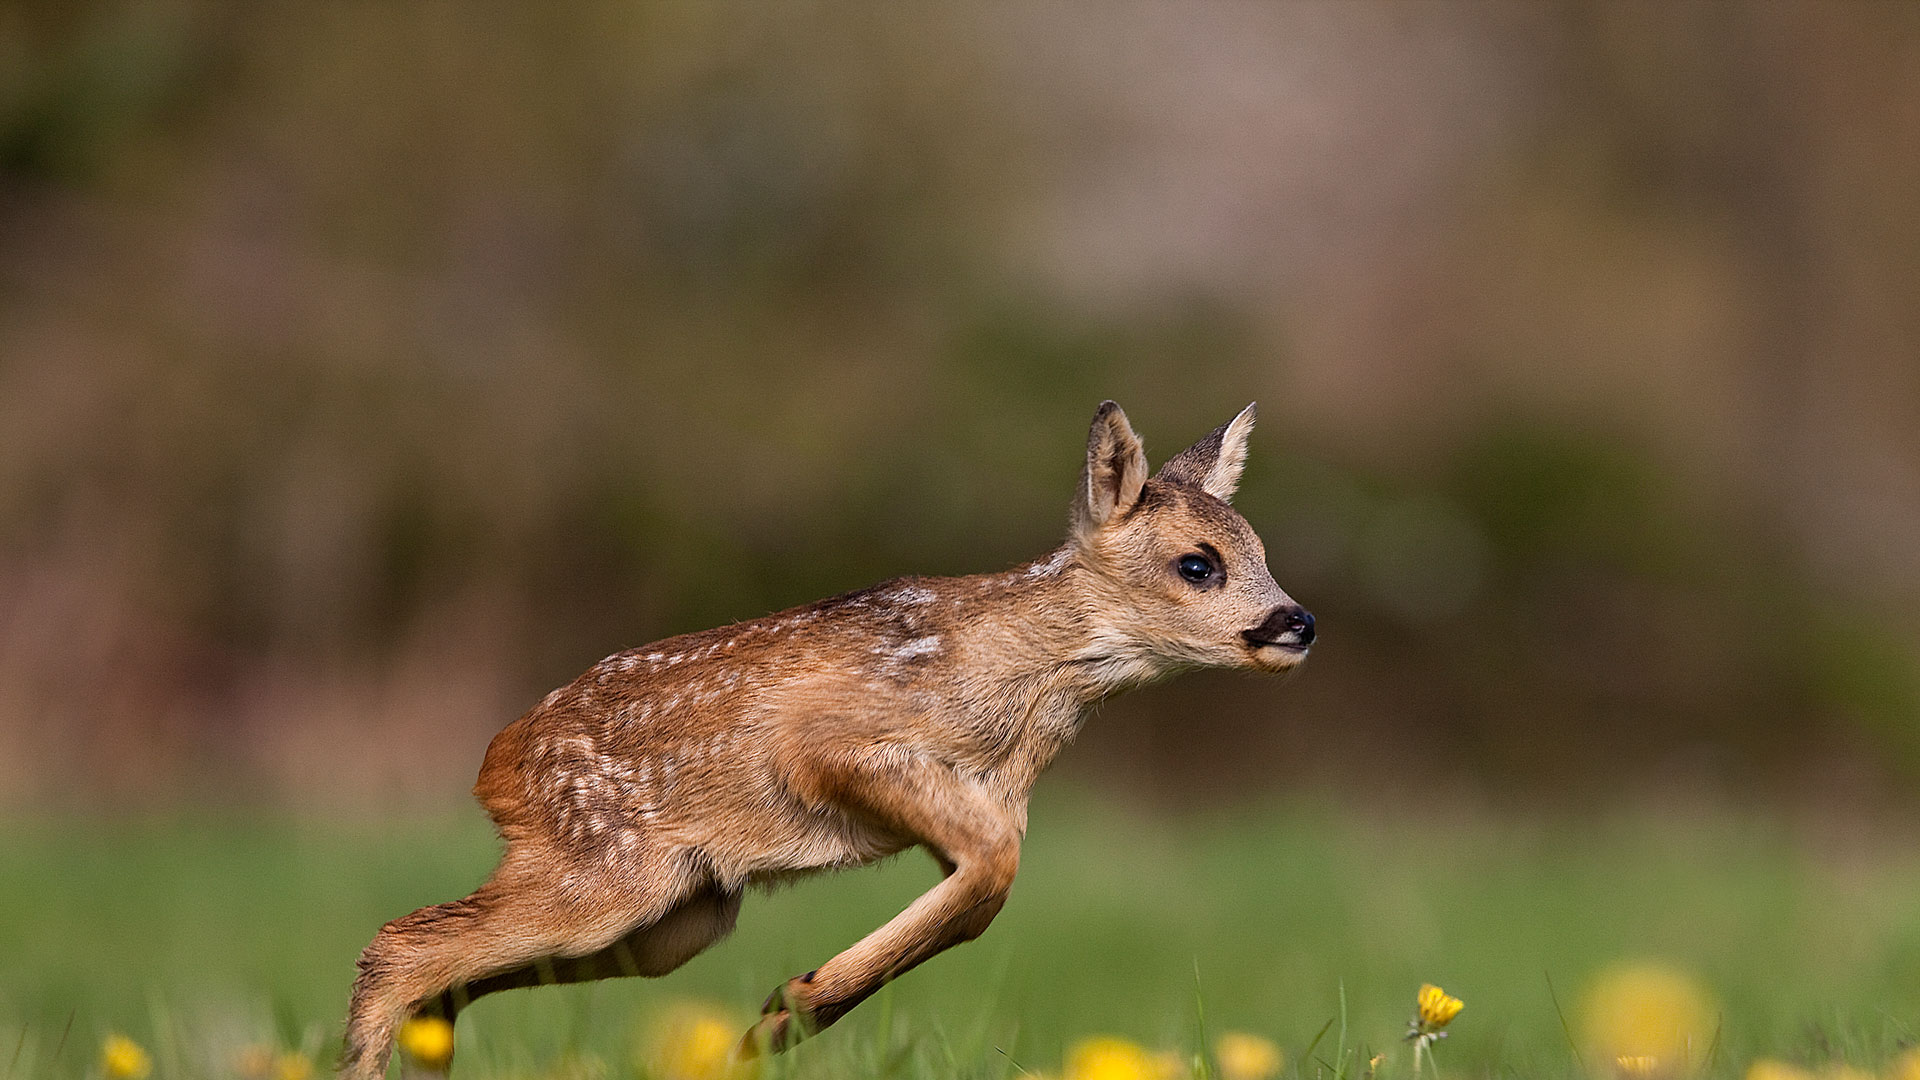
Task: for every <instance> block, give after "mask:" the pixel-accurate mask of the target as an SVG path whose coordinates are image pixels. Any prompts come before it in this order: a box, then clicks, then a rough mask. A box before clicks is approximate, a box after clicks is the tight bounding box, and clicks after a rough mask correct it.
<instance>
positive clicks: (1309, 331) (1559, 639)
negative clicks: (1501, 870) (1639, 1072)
mask: <svg viewBox="0 0 1920 1080" xmlns="http://www.w3.org/2000/svg"><path fill="white" fill-rule="evenodd" d="M1916 125H1920V8H1916V7H1915V6H1914V5H1911V4H1878V3H1871V4H1869V3H1842V2H1835V3H1782V4H1768V5H1732V4H1718V3H1710V4H1684V3H1683V4H1611V3H1514V4H1500V3H1473V4H1440V3H1426V4H1366V3H1321V4H1312V3H1289V4H1247V5H1237V4H1226V3H1203V4H1192V5H1156V4H1133V3H1123V4H1118V5H1102V10H1101V11H1100V12H1098V13H1094V12H1091V11H1088V10H1085V9H1083V8H1080V7H1076V6H1074V5H1071V4H1061V3H1043V4H990V3H968V4H956V5H941V6H932V5H929V6H924V7H923V6H918V5H905V6H896V5H840V4H828V3H821V4H811V3H807V4H775V5H764V4H755V3H724V2H723V3H712V2H700V3H642V2H619V3H587V4H581V5H574V6H570V7H569V8H568V10H567V11H566V12H565V13H564V14H562V13H559V12H553V11H547V10H545V9H544V8H540V7H538V6H528V5H520V4H476V5H454V4H443V3H357V4H339V5H314V4H304V3H276V2H266V3H248V4H217V3H190V2H180V3H159V4H144V3H142V4H68V3H36V2H19V0H16V2H14V3H11V4H8V5H6V6H4V7H0V803H4V805H6V806H9V807H12V808H14V809H21V808H27V809H31V808H36V807H42V806H48V805H55V806H61V807H68V808H87V807H95V806H102V805H124V804H131V805H135V806H147V805H153V804H156V803H158V804H168V803H175V804H177V803H178V802H180V801H182V800H190V801H198V800H202V799H205V798H208V797H212V798H215V799H221V800H233V801H238V802H241V803H246V804H254V803H258V802H262V801H264V802H267V803H285V804H289V805H295V806H300V807H313V808H324V809H329V810H349V811H370V812H376V813H378V812H385V811H387V810H390V809H393V808H396V807H422V806H441V805H444V804H445V803H446V801H447V800H449V799H454V798H458V797H459V793H460V792H461V791H462V789H463V788H464V786H465V785H466V783H467V782H468V781H469V779H470V777H471V773H472V771H473V768H474V765H475V763H476V762H477V760H478V758H479V755H480V751H481V749H482V748H483V746H484V745H485V742H486V740H487V738H488V737H489V736H490V734H491V733H492V732H493V731H494V730H496V729H497V728H498V727H499V726H500V725H502V724H503V723H504V722H505V721H507V720H508V719H510V718H512V717H513V716H515V715H517V714H518V713H519V712H520V711H521V710H522V709H523V708H524V707H525V706H526V705H527V704H529V703H530V702H531V701H533V700H535V699H536V698H537V697H538V695H539V694H541V693H543V692H544V691H545V690H546V689H547V688H549V687H551V686H554V685H557V684H558V683H560V682H562V681H565V680H567V679H569V678H571V677H572V676H573V675H574V674H576V673H577V672H578V671H579V670H581V669H583V668H584V667H585V666H586V665H587V664H589V663H591V662H592V661H593V660H595V659H597V658H598V657H600V656H602V655H604V654H606V653H608V652H610V651H613V650H614V649H616V648H620V647H625V646H631V645H635V644H639V643H643V642H645V641H647V640H650V639H653V638H656V637H659V636H663V635H666V634H670V633H674V632H678V631H683V630H689V629H694V628H699V627H704V626H707V625H711V624H714V623H717V622H721V621H724V620H729V619H740V618H747V617H752V616H757V615H760V614H763V613H765V612H768V611H771V610H775V609H779V608H782V607H785V606H788V605H791V604H795V603H800V602H803V601H806V600H809V599H813V598H815V597H818V596H821V595H824V594H827V593H831V592H835V591H840V590H844V589H848V588H852V587H856V586H860V585H863V584H866V583H869V582H872V581H874V580H877V579H880V578H883V577H886V576H889V575H894V574H899V573H909V572H919V573H940V572H968V571H977V570H986V569H993V568H997V567H1000V566H1004V565H1008V564H1010V563H1012V562H1015V561H1017V560H1020V559H1023V558H1026V557H1029V556H1031V555H1033V554H1035V553H1037V552H1040V551H1042V550H1044V549H1045V548H1046V547H1048V546H1050V545H1051V544H1053V543H1054V542H1055V541H1056V540H1057V538H1058V537H1059V536H1060V534H1061V532H1062V530H1063V527H1064V521H1065V513H1066V505H1067V497H1068V494H1069V490H1070V487H1071V484H1072V481H1073V478H1074V476H1075V470H1076V469H1077V467H1078V460H1077V459H1078V455H1079V452H1080V451H1079V448H1080V446H1081V440H1082V439H1083V437H1084V431H1085V424H1086V422H1087V419H1088V417H1089V416H1090V414H1091V412H1092V410H1093V407H1094V405H1095V404H1096V403H1098V402H1099V401H1100V400H1101V399H1102V398H1107V397H1112V398H1116V399H1118V400H1120V401H1121V402H1122V403H1123V404H1124V405H1125V406H1126V407H1127V408H1128V410H1129V412H1130V415H1131V416H1132V417H1133V419H1134V422H1135V424H1136V426H1137V427H1138V428H1139V429H1140V430H1141V431H1142V432H1143V433H1144V434H1145V436H1146V438H1147V440H1148V444H1149V450H1150V451H1151V452H1152V453H1153V454H1154V457H1155V460H1156V461H1158V460H1160V459H1163V458H1164V457H1165V456H1166V455H1167V454H1169V453H1171V452H1173V451H1174V450H1176V449H1178V448H1179V447H1181V446H1184V445H1185V444H1186V443H1187V442H1188V441H1189V440H1191V439H1192V438H1194V437H1197V436H1198V435H1199V434H1201V433H1203V432H1204V431H1206V430H1207V429H1209V428H1211V427H1212V426H1213V425H1214V424H1217V423H1219V422H1220V421H1222V420H1223V419H1224V418H1226V417H1228V416H1230V415H1232V413H1233V412H1234V411H1235V410H1237V409H1238V408H1239V407H1240V406H1241V405H1243V404H1244V403H1245V402H1247V401H1249V400H1255V399H1257V400H1258V401H1259V403H1260V406H1261V424H1260V427H1259V430H1258V433H1257V434H1256V436H1255V441H1254V447H1253V455H1252V461H1251V465H1250V467H1249V471H1248V475H1247V479H1246V484H1245V490H1244V494H1243V495H1242V497H1241V499H1240V501H1239V503H1240V506H1241V507H1242V508H1243V509H1244V511H1245V512H1246V515H1247V517H1248V518H1249V519H1250V520H1251V521H1252V522H1253V524H1254V525H1255V527H1256V528H1257V529H1259V530H1260V531H1261V533H1262V534H1263V535H1264V536H1265V538H1266V540H1267V543H1268V547H1269V550H1270V552H1271V562H1272V566H1273V569H1274V572H1275V574H1276V576H1277V577H1278V579H1279V580H1280V582H1281V583H1282V585H1283V586H1284V587H1286V588H1287V589H1289V591H1291V592H1292V593H1293V594H1294V595H1295V596H1297V597H1299V598H1300V599H1301V600H1302V601H1304V602H1305V603H1306V604H1307V605H1308V606H1309V607H1311V608H1312V609H1313V610H1314V611H1315V612H1316V614H1317V615H1318V616H1319V617H1320V620H1321V624H1322V625H1323V626H1324V628H1325V631H1324V646H1323V647H1322V648H1321V649H1319V650H1317V652H1316V656H1315V657H1314V662H1313V664H1312V665H1311V666H1310V668H1308V669H1307V671H1306V672H1305V674H1304V675H1303V676H1302V677H1300V678H1299V679H1297V680H1294V681H1293V682H1292V683H1291V684H1289V685H1285V686H1281V685H1276V684H1273V683H1270V682H1264V681H1257V680H1244V679H1238V678H1231V677H1198V678H1190V679H1185V680H1182V681H1180V682H1178V683H1176V684H1174V685H1171V686H1168V687H1165V688H1161V689H1156V690H1153V691H1151V692H1148V693H1145V694H1141V695H1138V696H1136V697H1134V698H1131V699H1128V700H1125V701H1123V702H1120V703H1117V704H1115V705H1114V706H1113V707H1111V708H1110V709H1108V710H1106V711H1105V712H1104V713H1103V714H1102V716H1101V717H1100V719H1099V720H1098V721H1097V722H1096V723H1095V725H1094V728H1093V732H1092V734H1091V736H1090V737H1089V738H1088V739H1086V740H1084V745H1083V746H1082V747H1080V748H1076V750H1075V751H1073V753H1072V754H1071V755H1070V757H1069V759H1068V760H1067V761H1066V762H1065V763H1063V768H1065V769H1068V770H1072V771H1078V772H1080V773H1082V774H1083V775H1085V776H1087V777H1089V778H1092V779H1094V780H1096V781H1098V780H1102V779H1104V778H1106V777H1120V778H1122V779H1123V781H1124V782H1123V783H1116V784H1113V785H1112V786H1113V787H1114V788H1116V789H1124V790H1126V791H1128V792H1131V793H1133V794H1134V795H1137V796H1139V797H1141V798H1146V799H1151V800H1156V801H1159V802H1162V803H1165V804H1168V805H1173V804H1180V803H1191V802H1194V801H1196V800H1214V799H1221V798H1232V797H1238V796H1243V795H1246V794H1247V793H1250V792H1251V793H1258V792H1264V791H1269V790H1272V789H1276V788H1297V787H1298V786H1299V785H1302V784H1306V785H1319V786H1325V787H1330V788H1335V789H1338V788H1340V787H1342V786H1345V785H1348V784H1351V783H1354V782H1356V781H1363V782H1365V783H1366V785H1367V789H1368V790H1369V792H1370V793H1372V792H1379V791H1382V790H1386V791H1394V792H1405V791H1408V790H1410V789H1412V790H1415V791H1416V792H1417V790H1418V789H1421V788H1423V787H1426V786H1429V785H1441V786H1444V787H1446V788H1447V789H1449V790H1467V791H1470V792H1474V793H1485V794H1486V795H1488V796H1489V797H1492V798H1495V799H1507V798H1517V799H1522V800H1528V799H1533V798H1536V797H1545V798H1548V799H1554V800H1558V799H1563V798H1568V797H1572V798H1595V797H1608V796H1611V795H1621V794H1624V795H1626V796H1628V797H1638V796H1639V795H1640V794H1644V793H1645V792H1647V791H1649V790H1655V791H1671V790H1685V791H1705V792H1709V793H1712V794H1715V795H1716V796H1717V795H1731V796H1733V797H1738V798H1745V797H1750V796H1751V797H1757V798H1763V799H1771V798H1775V797H1780V798H1787V799H1793V800H1811V801H1815V802H1826V801H1830V800H1844V801H1852V802H1865V803H1868V804H1872V805H1879V804H1882V803H1885V802H1889V801H1891V802H1905V801H1906V800H1907V797H1908V794H1909V792H1910V791H1911V790H1912V784H1913V781H1914V780H1915V779H1916V778H1917V777H1920V618H1916V616H1915V615H1914V612H1915V611H1916V610H1920V605H1916V603H1915V601H1916V599H1920V199H1916V198H1915V197H1914V193H1915V192H1916V191H1920V140H1916V139H1915V138H1914V134H1913V133H1914V131H1915V130H1916ZM210 776H212V777H217V778H218V779H219V781H220V782H219V784H218V785H217V788H216V789H214V792H213V794H212V795H211V796H209V788H208V786H207V785H206V784H205V782H204V781H205V780H206V779H207V778H208V777H210Z"/></svg>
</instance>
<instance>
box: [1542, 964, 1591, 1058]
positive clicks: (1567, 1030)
mask: <svg viewBox="0 0 1920 1080" xmlns="http://www.w3.org/2000/svg"><path fill="white" fill-rule="evenodd" d="M1541 974H1542V975H1544V976H1546V980H1547V999H1548V1000H1549V1001H1552V1002H1553V1015H1555V1016H1557V1017H1559V1018H1560V1031H1561V1033H1563V1034H1564V1035H1566V1037H1567V1046H1568V1047H1569V1048H1571V1049H1572V1050H1573V1063H1574V1065H1576V1066H1578V1067H1579V1069H1580V1075H1581V1076H1582V1077H1584V1076H1586V1075H1587V1063H1586V1062H1585V1061H1584V1060H1582V1059H1581V1057H1580V1043H1579V1042H1578V1041H1577V1040H1575V1039H1574V1037H1573V1027H1572V1025H1570V1024H1568V1023H1567V1014H1566V1013H1565V1012H1564V1011H1563V1010H1562V1009H1561V1008H1560V995H1559V994H1556V993H1554V992H1553V972H1551V971H1546V972H1542V973H1541Z"/></svg>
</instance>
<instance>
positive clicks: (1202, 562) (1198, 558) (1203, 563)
mask: <svg viewBox="0 0 1920 1080" xmlns="http://www.w3.org/2000/svg"><path fill="white" fill-rule="evenodd" d="M1174 565H1175V567H1176V568H1178V569H1179V571H1180V576H1181V577H1183V578H1186V579H1187V580H1188V581H1191V582H1193V583H1194V584H1196V585H1197V584H1199V583H1200V582H1202V581H1205V580H1207V579H1208V578H1210V577H1212V576H1213V563H1212V561H1210V560H1209V559H1208V558H1207V557H1206V556H1205V555H1182V556H1180V561H1179V562H1178V563H1175V564H1174Z"/></svg>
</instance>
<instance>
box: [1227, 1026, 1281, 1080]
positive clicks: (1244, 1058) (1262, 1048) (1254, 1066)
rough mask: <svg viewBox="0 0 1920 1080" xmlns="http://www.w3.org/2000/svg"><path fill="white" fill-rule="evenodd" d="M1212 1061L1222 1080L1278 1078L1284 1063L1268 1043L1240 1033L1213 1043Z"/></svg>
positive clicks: (1231, 1034) (1242, 1032) (1236, 1032)
mask: <svg viewBox="0 0 1920 1080" xmlns="http://www.w3.org/2000/svg"><path fill="white" fill-rule="evenodd" d="M1213 1059H1214V1060H1215V1061H1216V1062H1218V1063H1219V1065H1220V1076H1221V1078H1222V1080H1270V1078H1271V1077H1275V1076H1278V1075H1280V1066H1281V1065H1282V1064H1283V1063H1284V1062H1285V1059H1284V1058H1283V1057H1282V1056H1281V1054H1280V1048H1279V1047H1278V1046H1275V1045H1274V1044H1273V1042H1272V1041H1271V1040H1268V1039H1263V1038H1261V1037H1260V1036H1258V1035H1249V1034H1247V1033H1246V1032H1244V1031H1229V1032H1227V1033H1225V1034H1223V1035H1221V1036H1220V1038H1218V1039H1217V1040H1215V1041H1214V1044H1213Z"/></svg>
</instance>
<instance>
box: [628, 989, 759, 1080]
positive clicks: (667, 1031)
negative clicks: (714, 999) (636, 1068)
mask: <svg viewBox="0 0 1920 1080" xmlns="http://www.w3.org/2000/svg"><path fill="white" fill-rule="evenodd" d="M738 1033H739V1025H738V1024H736V1023H735V1022H734V1020H733V1017H731V1016H729V1015H728V1014H726V1013H724V1012H722V1011H720V1010H719V1009H715V1008H712V1007H710V1006H706V1005H697V1004H687V1005H681V1006H678V1007H676V1008H674V1009H672V1010H670V1011H669V1012H668V1013H667V1014H666V1015H665V1016H663V1017H661V1018H660V1020H659V1021H658V1022H657V1023H656V1024H654V1026H653V1032H652V1036H651V1038H650V1040H649V1043H648V1046H647V1049H646V1052H645V1054H644V1055H643V1057H644V1062H645V1064H646V1066H647V1071H648V1073H649V1074H650V1075H652V1076H655V1077H658V1078H659V1080H723V1078H727V1077H733V1076H746V1075H749V1073H750V1072H751V1069H750V1068H749V1067H747V1066H744V1065H742V1064H741V1063H738V1062H736V1061H735V1060H734V1057H733V1048H734V1044H735V1042H736V1041H737V1039H738Z"/></svg>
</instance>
